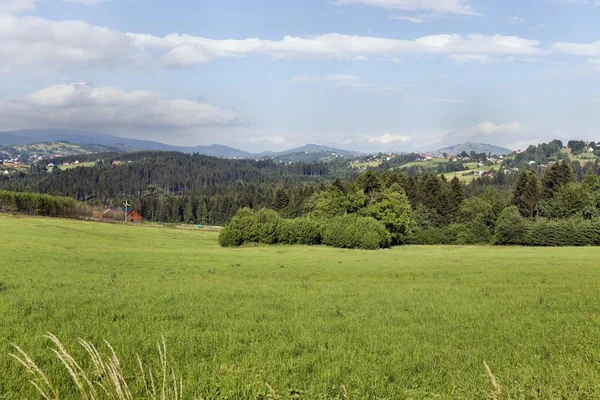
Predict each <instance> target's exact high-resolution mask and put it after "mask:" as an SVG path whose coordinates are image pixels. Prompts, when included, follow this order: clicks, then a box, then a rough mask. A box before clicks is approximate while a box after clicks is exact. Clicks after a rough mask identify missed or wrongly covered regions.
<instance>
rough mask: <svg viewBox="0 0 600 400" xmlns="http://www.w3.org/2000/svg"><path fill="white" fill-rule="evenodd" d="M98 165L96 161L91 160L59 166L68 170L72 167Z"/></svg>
mask: <svg viewBox="0 0 600 400" xmlns="http://www.w3.org/2000/svg"><path fill="white" fill-rule="evenodd" d="M95 165H96V162H95V161H89V162H82V163H79V164H69V165H64V164H62V165H60V166H59V168H60V169H62V170H63V171H66V170H67V169H72V168H79V167H93V166H95Z"/></svg>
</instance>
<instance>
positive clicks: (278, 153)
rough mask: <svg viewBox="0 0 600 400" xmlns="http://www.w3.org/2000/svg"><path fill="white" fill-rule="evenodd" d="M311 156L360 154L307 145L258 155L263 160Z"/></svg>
mask: <svg viewBox="0 0 600 400" xmlns="http://www.w3.org/2000/svg"><path fill="white" fill-rule="evenodd" d="M298 153H304V154H311V153H328V154H339V155H343V156H356V155H359V154H360V153H358V152H356V151H350V150H343V149H336V148H333V147H327V146H320V145H318V144H306V145H304V146H301V147H296V148H293V149H289V150H284V151H265V152H263V153H259V154H257V157H261V158H279V157H281V156H286V155H291V154H298Z"/></svg>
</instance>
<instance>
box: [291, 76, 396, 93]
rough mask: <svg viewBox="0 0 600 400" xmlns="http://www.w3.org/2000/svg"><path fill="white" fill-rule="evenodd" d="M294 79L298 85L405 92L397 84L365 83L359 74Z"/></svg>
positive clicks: (298, 77)
mask: <svg viewBox="0 0 600 400" xmlns="http://www.w3.org/2000/svg"><path fill="white" fill-rule="evenodd" d="M292 81H293V82H294V83H296V84H298V85H310V84H315V83H324V84H327V85H330V86H334V87H337V88H345V89H355V90H371V91H382V92H403V91H404V90H403V89H401V88H399V87H396V86H386V85H371V84H367V83H364V82H363V81H362V80H361V79H360V78H359V77H358V76H354V75H325V76H297V77H295V78H294V79H292Z"/></svg>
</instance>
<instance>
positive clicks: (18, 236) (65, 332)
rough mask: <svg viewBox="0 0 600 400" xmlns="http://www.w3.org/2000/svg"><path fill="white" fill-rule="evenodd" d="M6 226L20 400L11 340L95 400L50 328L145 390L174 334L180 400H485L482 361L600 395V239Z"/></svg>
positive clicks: (514, 387)
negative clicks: (507, 243) (379, 239)
mask: <svg viewBox="0 0 600 400" xmlns="http://www.w3.org/2000/svg"><path fill="white" fill-rule="evenodd" d="M0 226H2V227H3V230H4V231H5V232H9V234H7V235H4V236H3V240H2V241H0V254H2V263H0V313H1V315H2V322H3V323H2V324H0V348H1V349H3V350H2V352H0V371H2V374H1V377H0V393H2V395H3V396H4V397H5V398H7V399H8V398H10V399H12V398H15V399H16V398H19V399H20V398H23V399H27V398H37V397H39V396H36V392H35V389H34V388H33V387H32V386H31V385H30V384H29V380H30V379H31V376H30V375H29V374H27V373H26V372H25V370H24V368H23V367H22V366H20V365H19V364H18V363H17V362H16V361H15V360H14V359H12V358H11V357H9V356H8V353H9V352H12V351H14V350H12V349H11V347H10V343H15V344H17V345H19V346H20V347H22V348H23V349H24V350H25V351H26V352H28V353H29V354H30V355H31V357H32V358H33V359H34V360H35V361H37V362H38V363H39V364H40V365H41V367H42V368H43V370H44V371H45V372H46V374H47V375H48V377H49V379H50V381H51V382H52V383H53V384H54V385H55V386H56V387H57V390H58V391H59V393H60V395H61V398H81V397H80V396H79V395H78V392H77V389H76V387H75V386H74V385H73V384H72V382H71V380H70V378H69V375H68V373H67V371H66V370H65V368H64V366H63V365H62V363H61V362H60V361H59V360H58V359H57V358H56V357H55V356H54V355H53V354H52V353H51V350H50V349H51V346H50V345H49V343H48V342H47V341H46V340H44V339H43V338H42V336H43V335H44V334H45V333H47V332H52V333H55V334H56V335H57V336H58V337H59V338H60V339H61V340H62V341H63V342H64V344H65V346H66V347H67V349H68V350H69V351H70V352H72V353H73V354H75V356H76V357H78V359H79V360H81V357H82V356H83V354H84V352H83V350H82V349H81V347H80V346H79V345H78V344H77V340H78V339H79V338H83V339H85V340H88V341H90V342H92V343H93V344H95V345H96V346H98V349H99V350H100V351H101V352H102V353H103V354H107V353H108V352H109V350H108V349H107V348H106V346H105V345H104V343H103V340H107V341H109V342H110V343H111V344H112V345H113V346H114V348H115V351H116V354H117V355H118V357H119V358H120V360H121V365H122V368H123V371H124V375H125V377H126V378H127V379H128V382H129V385H130V388H131V389H132V391H133V392H134V393H136V394H137V396H134V398H141V396H140V395H139V394H140V393H143V382H142V380H141V377H140V376H139V371H138V366H137V359H136V353H137V354H139V355H140V358H141V359H142V360H143V361H144V363H148V362H150V363H151V362H156V363H158V360H157V356H156V342H157V341H159V340H161V336H164V339H165V342H166V345H167V349H168V357H169V359H170V360H172V363H173V364H174V365H175V368H176V372H177V374H181V376H182V377H183V390H184V395H183V397H182V398H230V399H253V400H254V399H269V398H276V397H273V395H272V393H276V394H277V396H280V397H279V398H282V399H284V398H296V399H344V398H350V399H367V398H371V399H375V398H379V399H395V398H414V399H430V398H436V399H448V400H450V399H452V400H454V399H457V398H461V399H467V400H470V399H473V400H474V399H485V398H491V394H492V387H491V384H490V382H489V379H487V377H486V375H485V369H484V365H483V361H486V362H487V363H488V364H489V366H490V367H491V369H492V371H493V373H494V374H495V376H496V378H497V379H498V382H499V384H500V386H501V388H502V395H503V396H505V397H503V398H507V399H509V398H522V397H523V398H529V397H528V396H527V395H525V394H529V393H531V394H532V396H531V398H544V399H552V398H587V399H591V398H595V397H596V394H597V390H598V389H597V387H598V376H599V375H598V367H597V365H596V363H594V362H591V361H590V360H597V359H600V319H599V318H598V316H597V305H598V304H599V303H600V283H599V282H600V270H599V269H598V268H596V264H597V259H598V257H599V256H600V249H599V248H586V249H585V250H583V249H581V248H550V249H538V248H519V247H511V248H506V247H503V248H495V247H486V246H446V247H444V246H427V247H418V246H413V247H400V248H394V249H390V250H382V251H357V250H339V249H333V248H326V247H303V246H296V247H292V246H271V247H266V246H252V247H242V248H236V249H226V248H221V247H219V246H218V244H217V240H216V239H217V234H216V233H212V232H204V231H203V230H202V229H195V230H182V229H174V228H159V227H146V226H126V225H111V224H101V223H95V222H81V221H73V220H56V219H45V218H25V217H15V216H7V215H0ZM106 249H110V251H108V252H107V251H106ZM466 260H468V261H466ZM81 365H82V367H83V368H84V369H89V362H87V360H84V362H81ZM89 372H90V373H92V371H91V370H89ZM266 384H268V385H270V387H271V388H272V392H271V391H269V389H267V387H266ZM290 393H291V394H290Z"/></svg>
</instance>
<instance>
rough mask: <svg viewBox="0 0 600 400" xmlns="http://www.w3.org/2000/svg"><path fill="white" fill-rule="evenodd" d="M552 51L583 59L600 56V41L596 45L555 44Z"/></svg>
mask: <svg viewBox="0 0 600 400" xmlns="http://www.w3.org/2000/svg"><path fill="white" fill-rule="evenodd" d="M551 50H552V51H553V52H555V53H562V54H570V55H575V56H583V57H599V56H600V40H598V41H596V42H594V43H568V42H558V43H554V44H553V45H552V47H551Z"/></svg>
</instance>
